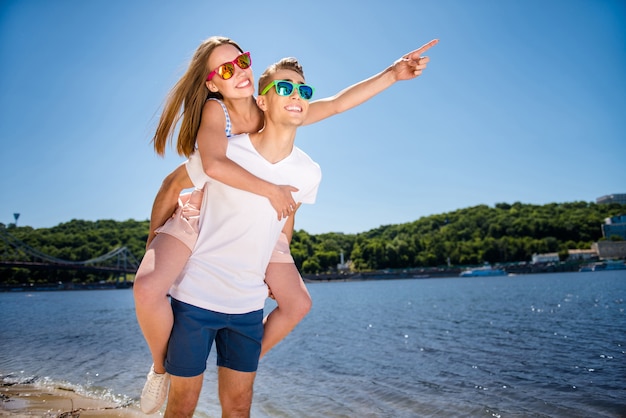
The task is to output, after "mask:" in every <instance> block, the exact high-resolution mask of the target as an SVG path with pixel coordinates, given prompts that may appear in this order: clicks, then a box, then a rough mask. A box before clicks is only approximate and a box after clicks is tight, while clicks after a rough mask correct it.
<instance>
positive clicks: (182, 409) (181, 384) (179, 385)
mask: <svg viewBox="0 0 626 418" xmlns="http://www.w3.org/2000/svg"><path fill="white" fill-rule="evenodd" d="M203 376H204V375H203V374H201V375H199V376H194V377H180V376H171V377H170V392H169V394H168V399H167V408H166V409H165V417H166V418H183V417H193V413H194V411H195V410H196V405H197V404H198V398H199V397H200V390H201V389H202V379H203Z"/></svg>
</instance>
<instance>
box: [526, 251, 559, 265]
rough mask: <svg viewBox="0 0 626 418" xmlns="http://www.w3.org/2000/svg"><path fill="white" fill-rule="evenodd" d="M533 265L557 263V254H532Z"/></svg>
mask: <svg viewBox="0 0 626 418" xmlns="http://www.w3.org/2000/svg"><path fill="white" fill-rule="evenodd" d="M532 262H533V264H536V263H558V262H559V253H545V254H533V261H532Z"/></svg>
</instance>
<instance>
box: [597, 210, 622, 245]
mask: <svg viewBox="0 0 626 418" xmlns="http://www.w3.org/2000/svg"><path fill="white" fill-rule="evenodd" d="M613 235H617V236H618V237H621V238H622V239H623V240H626V215H617V216H612V217H610V218H606V219H605V220H604V225H602V236H603V237H604V238H606V239H611V237H612V236H613Z"/></svg>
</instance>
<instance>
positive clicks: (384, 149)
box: [0, 0, 626, 234]
mask: <svg viewBox="0 0 626 418" xmlns="http://www.w3.org/2000/svg"><path fill="white" fill-rule="evenodd" d="M212 35H223V36H228V37H231V38H233V39H235V40H236V41H237V42H238V43H239V44H240V45H241V46H242V47H243V48H244V49H246V50H249V51H251V52H252V58H253V69H254V71H255V75H256V76H258V75H260V73H261V72H262V71H263V69H265V67H266V66H267V65H269V64H271V63H272V62H275V61H277V60H278V59H280V58H282V57H285V56H296V57H297V58H298V59H299V60H300V61H301V62H302V64H303V66H304V69H305V73H306V77H307V82H308V83H310V84H311V85H313V86H315V88H316V92H315V94H316V97H317V98H322V97H326V96H330V95H333V94H335V93H336V92H338V91H339V90H341V89H342V88H344V87H346V86H348V85H351V84H353V83H356V82H358V81H360V80H362V79H364V78H367V77H369V76H371V75H373V74H375V73H377V72H379V71H381V70H382V69H384V68H385V67H386V66H388V65H389V64H390V63H391V62H393V61H394V60H395V59H397V58H398V57H400V56H401V55H403V54H404V53H406V52H409V51H411V50H413V49H415V48H417V47H419V46H421V45H422V44H424V43H425V42H427V41H429V40H431V39H433V38H438V39H440V43H439V44H438V45H437V46H435V47H434V48H433V49H431V50H430V51H429V52H428V54H427V55H428V56H430V58H431V62H430V64H429V67H428V69H427V71H426V72H425V73H424V75H423V76H422V77H420V78H419V79H417V80H412V81H405V82H400V83H396V84H395V85H394V86H392V87H391V88H390V89H388V90H387V91H385V92H383V93H382V94H380V95H379V96H377V97H375V98H374V99H372V100H371V101H369V102H367V103H366V104H364V105H362V106H360V107H359V108H356V109H353V110H350V111H349V112H347V113H344V114H341V115H338V116H335V117H334V118H331V119H328V120H326V121H322V122H320V123H318V124H316V125H313V126H307V127H302V128H300V130H299V132H298V138H297V140H296V142H297V145H298V146H299V147H300V148H302V149H303V150H305V151H306V152H307V153H308V154H309V155H311V156H312V157H313V158H314V159H315V160H316V161H317V162H318V163H319V164H320V165H321V167H322V170H323V180H322V185H321V187H320V191H319V195H318V202H317V203H316V204H315V205H313V206H306V207H303V208H302V209H301V210H300V211H299V214H298V216H297V218H296V228H298V229H304V230H306V231H308V232H310V233H313V234H318V233H324V232H345V233H358V232H364V231H367V230H369V229H372V228H376V227H378V226H380V225H388V224H397V223H404V222H411V221H414V220H416V219H419V218H421V217H423V216H428V215H433V214H438V213H444V212H448V211H454V210H456V209H460V208H465V207H470V206H475V205H480V204H486V205H490V206H492V205H494V204H495V203H498V202H508V203H513V202H522V203H532V204H546V203H551V202H571V201H595V199H596V198H597V197H599V196H602V195H605V194H611V193H625V192H626V184H625V180H626V165H625V161H626V159H625V156H626V152H625V148H626V147H625V145H626V3H624V2H623V1H622V0H562V1H561V0H505V1H502V0H472V1H467V0H437V1H435V0H429V1H419V0H405V1H393V0H388V1H372V0H360V1H337V0H332V1H330V0H314V1H300V2H297V3H294V2H287V1H284V2H283V1H276V0H269V1H264V2H256V1H250V2H246V1H240V2H216V1H208V0H207V1H204V0H203V1H199V0H188V1H185V2H173V1H163V0H150V1H148V0H136V1H123V0H90V1H80V0H56V1H48V0H3V1H2V3H0V156H1V157H0V161H1V165H0V222H1V223H5V224H8V223H12V222H13V221H14V218H13V213H20V214H21V215H20V218H19V221H18V225H20V226H25V225H30V226H32V227H34V228H42V227H52V226H55V225H57V224H59V223H62V222H67V221H70V220H72V219H85V220H98V219H115V220H126V219H136V220H145V219H148V217H149V214H150V208H151V206H152V202H153V199H154V195H155V193H156V191H157V190H158V188H159V186H160V184H161V181H162V179H163V178H164V177H165V175H166V174H167V173H169V172H170V171H171V170H172V169H174V168H175V166H176V165H178V164H179V163H180V162H182V158H180V157H179V156H178V155H176V154H175V152H169V153H168V155H167V156H166V158H160V157H157V156H156V155H155V154H154V152H153V150H152V147H151V144H150V140H151V138H152V134H153V131H154V128H155V126H156V122H157V118H158V115H159V112H160V109H161V106H162V104H163V100H164V98H165V96H166V94H167V92H168V91H169V89H170V88H171V87H172V85H173V84H174V83H175V82H176V80H177V79H178V78H179V77H180V75H182V73H183V71H184V69H185V68H186V66H187V64H188V62H189V59H190V57H191V55H192V54H193V52H194V50H195V49H196V47H197V46H198V44H199V43H200V42H201V41H202V40H203V39H205V38H207V37H209V36H212Z"/></svg>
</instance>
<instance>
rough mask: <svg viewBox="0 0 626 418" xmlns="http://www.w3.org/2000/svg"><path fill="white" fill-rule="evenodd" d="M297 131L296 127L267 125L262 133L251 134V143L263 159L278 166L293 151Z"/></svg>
mask: <svg viewBox="0 0 626 418" xmlns="http://www.w3.org/2000/svg"><path fill="white" fill-rule="evenodd" d="M266 123H267V120H266ZM296 131H297V127H296V126H288V127H285V126H277V125H274V124H267V125H266V126H265V127H264V128H263V129H262V130H261V131H259V132H257V133H255V134H250V141H251V142H252V145H254V148H256V150H257V152H258V153H259V154H261V156H263V158H265V159H266V160H267V161H269V162H270V163H272V164H276V163H277V162H279V161H282V160H284V159H285V158H287V157H288V156H289V155H290V154H291V152H292V151H293V144H294V141H295V139H296Z"/></svg>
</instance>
